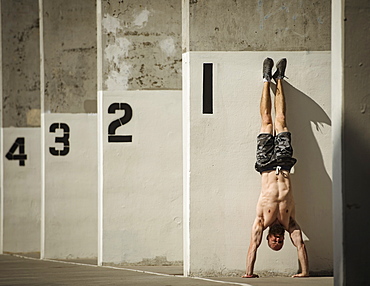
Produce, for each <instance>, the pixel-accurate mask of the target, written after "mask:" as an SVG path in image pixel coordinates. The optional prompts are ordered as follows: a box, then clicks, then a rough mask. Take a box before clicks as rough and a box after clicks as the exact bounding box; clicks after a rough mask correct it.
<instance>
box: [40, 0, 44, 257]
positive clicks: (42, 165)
mask: <svg viewBox="0 0 370 286" xmlns="http://www.w3.org/2000/svg"><path fill="white" fill-rule="evenodd" d="M43 20H44V17H43V0H39V27H40V31H39V40H40V109H41V134H40V135H41V144H40V145H41V220H40V226H41V228H40V259H44V258H45V152H44V150H45V116H44V113H45V69H44V60H45V58H44V21H43Z"/></svg>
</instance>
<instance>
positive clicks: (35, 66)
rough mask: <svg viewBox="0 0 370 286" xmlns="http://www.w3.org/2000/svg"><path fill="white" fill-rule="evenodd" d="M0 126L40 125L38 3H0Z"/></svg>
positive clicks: (5, 0) (5, 1)
mask: <svg viewBox="0 0 370 286" xmlns="http://www.w3.org/2000/svg"><path fill="white" fill-rule="evenodd" d="M1 13H2V15H1V17H2V45H3V46H2V51H3V54H2V61H3V66H2V71H3V79H2V80H3V127H10V126H13V127H39V126H40V65H39V62H40V54H39V23H38V16H39V15H38V3H37V1H7V0H4V1H1Z"/></svg>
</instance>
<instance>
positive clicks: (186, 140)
mask: <svg viewBox="0 0 370 286" xmlns="http://www.w3.org/2000/svg"><path fill="white" fill-rule="evenodd" d="M189 59H190V54H189V52H187V53H184V54H182V63H183V66H182V71H183V85H182V108H183V112H182V114H183V118H182V122H183V123H182V124H183V217H184V218H183V220H184V224H183V225H184V229H183V253H184V254H183V260H184V276H185V277H187V276H189V274H190V64H189Z"/></svg>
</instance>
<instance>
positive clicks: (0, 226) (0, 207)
mask: <svg viewBox="0 0 370 286" xmlns="http://www.w3.org/2000/svg"><path fill="white" fill-rule="evenodd" d="M1 15H2V2H1V1H0V33H1V35H2V34H3V25H2V18H1ZM2 46H3V42H2V37H0V68H1V75H0V155H1V159H0V180H1V183H0V254H3V251H4V173H3V172H4V166H3V164H4V160H3V158H4V146H3V145H4V139H3V138H4V132H3V51H2Z"/></svg>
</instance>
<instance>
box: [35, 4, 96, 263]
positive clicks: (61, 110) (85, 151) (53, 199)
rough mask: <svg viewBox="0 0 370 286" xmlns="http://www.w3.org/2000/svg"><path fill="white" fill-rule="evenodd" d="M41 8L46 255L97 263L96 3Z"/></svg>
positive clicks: (44, 252) (43, 217)
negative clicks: (89, 259) (95, 260)
mask: <svg viewBox="0 0 370 286" xmlns="http://www.w3.org/2000/svg"><path fill="white" fill-rule="evenodd" d="M41 3H42V6H41V9H42V11H41V18H40V21H41V24H42V26H41V27H42V29H41V33H42V38H41V43H42V54H41V60H42V65H41V68H42V71H43V73H42V75H41V76H42V81H41V82H42V91H43V92H42V94H41V97H42V100H43V103H44V105H43V106H42V128H41V129H42V139H43V140H42V144H43V145H42V167H41V168H42V174H43V179H42V184H43V185H42V192H43V193H42V198H43V201H42V217H41V219H42V226H41V227H42V228H41V235H42V242H41V257H42V258H67V259H68V258H96V257H97V239H98V238H97V218H98V213H97V210H98V208H97V206H98V202H97V200H98V196H97V182H98V181H97V172H98V167H97V139H96V133H97V121H96V120H97V119H96V118H97V117H96V110H97V107H96V104H97V101H96V86H97V80H96V78H97V77H96V53H97V52H96V51H97V45H96V4H95V2H94V1H89V0H84V1H52V0H45V1H42V2H41Z"/></svg>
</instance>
